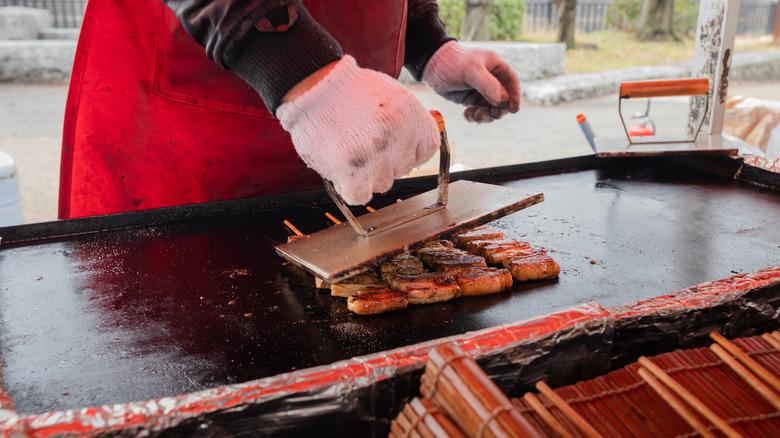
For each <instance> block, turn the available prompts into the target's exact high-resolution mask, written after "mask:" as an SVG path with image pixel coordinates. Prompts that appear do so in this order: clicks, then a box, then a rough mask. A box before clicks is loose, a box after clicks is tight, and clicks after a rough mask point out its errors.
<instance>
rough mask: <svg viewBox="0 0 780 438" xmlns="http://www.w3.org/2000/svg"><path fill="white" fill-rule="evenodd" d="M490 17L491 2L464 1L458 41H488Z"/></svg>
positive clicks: (487, 0)
mask: <svg viewBox="0 0 780 438" xmlns="http://www.w3.org/2000/svg"><path fill="white" fill-rule="evenodd" d="M492 17H493V0H465V1H464V15H463V26H462V27H461V31H460V39H461V40H463V41H490V19H491V18H492Z"/></svg>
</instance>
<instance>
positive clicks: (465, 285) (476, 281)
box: [448, 267, 512, 296]
mask: <svg viewBox="0 0 780 438" xmlns="http://www.w3.org/2000/svg"><path fill="white" fill-rule="evenodd" d="M448 273H449V274H451V275H453V276H455V281H457V282H458V286H459V287H460V292H461V295H463V296H478V295H488V294H494V293H497V292H501V291H503V290H506V289H509V288H510V287H512V274H511V273H510V272H509V270H507V269H504V268H473V267H472V268H461V269H456V270H453V271H449V272H448Z"/></svg>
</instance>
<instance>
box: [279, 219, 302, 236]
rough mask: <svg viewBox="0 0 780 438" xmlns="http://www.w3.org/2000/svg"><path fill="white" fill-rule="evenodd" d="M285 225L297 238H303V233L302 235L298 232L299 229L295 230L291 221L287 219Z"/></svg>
mask: <svg viewBox="0 0 780 438" xmlns="http://www.w3.org/2000/svg"><path fill="white" fill-rule="evenodd" d="M283 223H284V225H285V226H286V227H287V228H289V229H290V231H292V232H293V233H295V235H296V236H303V233H301V232H300V231H298V229H297V228H295V225H293V224H292V223H290V221H288V220H287V219H285V220H284V222H283Z"/></svg>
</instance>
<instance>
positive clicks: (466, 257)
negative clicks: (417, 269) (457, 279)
mask: <svg viewBox="0 0 780 438" xmlns="http://www.w3.org/2000/svg"><path fill="white" fill-rule="evenodd" d="M444 242H447V241H444ZM418 254H419V255H420V259H421V260H422V261H423V264H424V265H425V266H426V267H427V268H428V269H431V270H434V271H447V270H451V269H459V268H467V267H487V263H486V262H485V259H484V257H480V256H477V255H474V254H470V253H468V252H467V251H464V250H462V249H458V248H452V247H448V246H446V245H429V246H425V247H423V248H422V249H420V250H419V251H418Z"/></svg>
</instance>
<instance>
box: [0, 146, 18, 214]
mask: <svg viewBox="0 0 780 438" xmlns="http://www.w3.org/2000/svg"><path fill="white" fill-rule="evenodd" d="M21 223H24V214H23V213H22V196H21V194H20V192H19V172H17V171H16V162H15V161H14V159H13V158H12V157H11V156H10V155H8V154H7V153H5V152H3V151H0V227H6V226H9V225H18V224H21Z"/></svg>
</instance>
